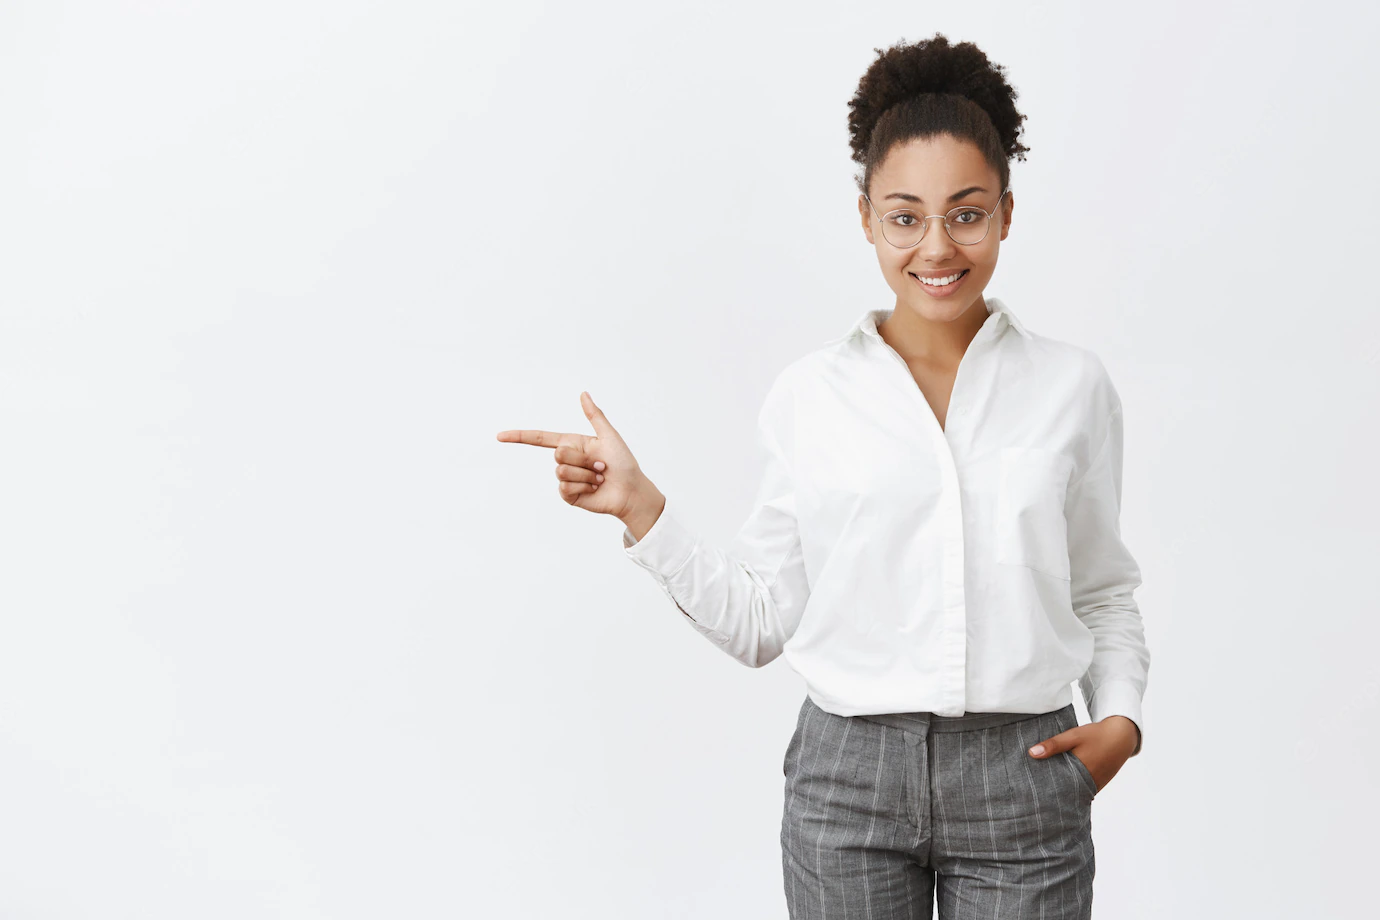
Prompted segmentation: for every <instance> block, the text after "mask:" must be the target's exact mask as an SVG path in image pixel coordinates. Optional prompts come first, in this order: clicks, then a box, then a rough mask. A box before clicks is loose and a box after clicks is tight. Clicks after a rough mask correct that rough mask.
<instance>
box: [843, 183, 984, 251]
mask: <svg viewBox="0 0 1380 920" xmlns="http://www.w3.org/2000/svg"><path fill="white" fill-rule="evenodd" d="M858 214H860V215H861V216H862V227H863V236H865V237H867V241H868V242H869V243H871V244H872V245H873V246H876V245H877V241H876V240H874V239H873V238H872V208H871V207H869V206H868V204H867V199H866V198H864V197H863V196H862V195H858ZM1002 239H1006V237H1004V236H1003V237H1002Z"/></svg>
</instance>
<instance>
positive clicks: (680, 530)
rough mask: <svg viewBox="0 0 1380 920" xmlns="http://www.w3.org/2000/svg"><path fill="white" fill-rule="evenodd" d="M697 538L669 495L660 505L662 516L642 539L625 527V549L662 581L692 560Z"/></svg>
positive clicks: (631, 556)
mask: <svg viewBox="0 0 1380 920" xmlns="http://www.w3.org/2000/svg"><path fill="white" fill-rule="evenodd" d="M698 542H699V540H698V538H697V537H696V536H695V534H694V533H693V532H692V531H691V530H690V529H689V528H687V527H686V526H685V525H684V524H682V523H681V522H680V519H679V518H677V517H676V515H675V513H674V512H673V511H672V510H671V500H670V499H669V498H668V499H667V500H666V504H665V506H664V507H663V508H662V509H661V516H660V517H658V518H657V519H656V521H655V522H654V523H653V524H652V526H651V529H649V530H648V531H647V532H646V533H644V534H643V535H642V539H641V540H635V539H633V535H632V531H631V530H629V529H628V528H627V527H624V528H623V552H624V553H626V554H627V556H628V558H629V559H631V560H632V561H633V562H635V563H637V564H638V565H640V566H641V567H642V568H644V569H646V570H647V571H648V572H651V573H652V576H653V577H654V578H656V580H657V581H659V582H661V583H662V584H663V585H665V584H666V583H667V582H668V581H669V580H670V579H671V578H672V577H674V576H675V575H676V573H677V572H679V571H680V570H681V569H683V568H684V567H685V563H687V562H689V561H690V556H691V554H692V553H694V551H695V546H696V545H697V544H698Z"/></svg>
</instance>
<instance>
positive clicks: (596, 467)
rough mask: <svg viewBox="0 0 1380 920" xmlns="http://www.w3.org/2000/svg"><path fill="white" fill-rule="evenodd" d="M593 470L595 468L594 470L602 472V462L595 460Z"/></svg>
mask: <svg viewBox="0 0 1380 920" xmlns="http://www.w3.org/2000/svg"><path fill="white" fill-rule="evenodd" d="M594 468H595V469H596V470H602V469H603V468H604V461H602V460H595V461H594Z"/></svg>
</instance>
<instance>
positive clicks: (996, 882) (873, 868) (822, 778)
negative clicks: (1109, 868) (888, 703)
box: [781, 697, 1097, 920]
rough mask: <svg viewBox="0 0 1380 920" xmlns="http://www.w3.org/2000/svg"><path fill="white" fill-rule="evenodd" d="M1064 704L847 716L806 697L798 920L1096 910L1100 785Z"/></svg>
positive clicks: (798, 805) (796, 816)
mask: <svg viewBox="0 0 1380 920" xmlns="http://www.w3.org/2000/svg"><path fill="white" fill-rule="evenodd" d="M1077 724H1078V716H1077V713H1076V712H1075V711H1074V708H1073V704H1072V703H1070V704H1069V705H1067V706H1065V707H1064V708H1062V709H1056V710H1054V711H1053V712H1046V713H1041V714H1031V713H1001V712H986V713H968V714H966V715H962V716H953V717H945V716H935V715H932V714H930V713H924V712H917V713H887V714H882V715H869V716H837V715H833V714H832V713H828V712H825V711H824V710H823V709H821V708H819V706H817V705H816V704H815V703H814V701H813V700H811V699H810V698H809V697H806V699H805V702H804V704H803V705H802V706H801V708H800V716H799V719H798V721H797V723H796V730H795V734H794V735H793V736H792V738H791V742H790V745H789V746H788V747H787V749H786V757H785V763H784V764H783V770H784V773H785V776H786V783H785V811H784V816H783V818H782V822H781V861H782V867H783V870H784V875H785V886H786V903H787V907H788V908H789V910H790V916H791V918H792V920H835V918H837V920H844V918H848V920H930V918H932V917H933V916H934V908H935V904H936V902H937V903H938V907H939V918H940V920H979V918H983V920H986V918H1008V917H1010V918H1016V917H1020V918H1030V920H1035V918H1042V920H1073V918H1088V917H1091V916H1092V894H1093V891H1092V885H1093V871H1094V868H1095V863H1094V859H1093V842H1092V802H1093V797H1094V796H1096V795H1097V784H1096V782H1095V781H1094V780H1093V777H1092V774H1091V773H1089V772H1088V768H1087V767H1086V766H1084V764H1083V762H1082V761H1080V760H1079V759H1078V758H1077V757H1076V756H1074V754H1073V753H1072V752H1071V751H1064V752H1062V753H1060V754H1056V755H1054V756H1053V757H1049V758H1045V759H1036V758H1034V757H1031V756H1030V754H1029V753H1027V749H1028V748H1030V747H1031V746H1032V745H1034V744H1035V742H1037V741H1040V740H1042V739H1044V738H1048V737H1049V736H1050V735H1055V734H1058V733H1059V732H1061V731H1065V730H1066V729H1070V728H1073V727H1074V726H1076V725H1077Z"/></svg>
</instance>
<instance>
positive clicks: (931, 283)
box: [915, 269, 967, 287]
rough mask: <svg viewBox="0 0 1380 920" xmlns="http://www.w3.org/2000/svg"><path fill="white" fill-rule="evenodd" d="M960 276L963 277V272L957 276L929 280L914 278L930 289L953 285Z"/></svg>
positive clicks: (917, 276)
mask: <svg viewBox="0 0 1380 920" xmlns="http://www.w3.org/2000/svg"><path fill="white" fill-rule="evenodd" d="M964 271H967V269H964ZM962 276H963V272H959V273H958V274H957V275H950V276H949V277H947V278H934V279H930V278H921V277H920V276H919V275H916V276H915V277H916V278H918V279H919V280H920V283H921V284H928V285H929V286H930V287H943V286H944V285H946V284H953V283H954V282H955V281H957V280H958V279H959V278H960V277H962Z"/></svg>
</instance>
